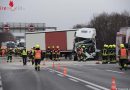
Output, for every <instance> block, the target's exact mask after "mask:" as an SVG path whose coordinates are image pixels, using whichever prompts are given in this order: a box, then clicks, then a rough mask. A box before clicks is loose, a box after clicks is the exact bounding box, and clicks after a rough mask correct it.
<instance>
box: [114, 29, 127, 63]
mask: <svg viewBox="0 0 130 90" xmlns="http://www.w3.org/2000/svg"><path fill="white" fill-rule="evenodd" d="M120 44H124V45H125V47H126V48H127V49H128V64H130V27H122V28H121V29H120V30H119V32H117V36H116V57H117V60H118V52H119V49H120Z"/></svg>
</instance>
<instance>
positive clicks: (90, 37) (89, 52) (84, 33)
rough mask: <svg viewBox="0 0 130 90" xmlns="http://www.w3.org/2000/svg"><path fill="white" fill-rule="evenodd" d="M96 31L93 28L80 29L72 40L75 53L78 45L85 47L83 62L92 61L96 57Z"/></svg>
mask: <svg viewBox="0 0 130 90" xmlns="http://www.w3.org/2000/svg"><path fill="white" fill-rule="evenodd" d="M95 37H96V29H95V28H81V29H78V30H77V31H76V32H75V39H74V51H75V53H77V51H76V49H77V47H79V46H80V45H84V46H86V50H85V52H84V53H85V56H86V58H85V60H86V59H94V57H95V55H96V39H95Z"/></svg>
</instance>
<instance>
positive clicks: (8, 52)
mask: <svg viewBox="0 0 130 90" xmlns="http://www.w3.org/2000/svg"><path fill="white" fill-rule="evenodd" d="M12 55H13V49H12V48H9V49H8V50H7V62H12Z"/></svg>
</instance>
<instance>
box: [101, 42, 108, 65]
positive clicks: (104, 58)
mask: <svg viewBox="0 0 130 90" xmlns="http://www.w3.org/2000/svg"><path fill="white" fill-rule="evenodd" d="M106 63H108V45H106V44H104V47H103V49H102V64H106Z"/></svg>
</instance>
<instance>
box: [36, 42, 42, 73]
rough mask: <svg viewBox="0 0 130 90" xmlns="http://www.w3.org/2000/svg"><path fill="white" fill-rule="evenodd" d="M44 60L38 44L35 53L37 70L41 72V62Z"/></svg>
mask: <svg viewBox="0 0 130 90" xmlns="http://www.w3.org/2000/svg"><path fill="white" fill-rule="evenodd" d="M42 59H43V54H42V50H40V45H38V44H36V46H35V51H34V60H35V70H36V71H40V62H41V60H42Z"/></svg>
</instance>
